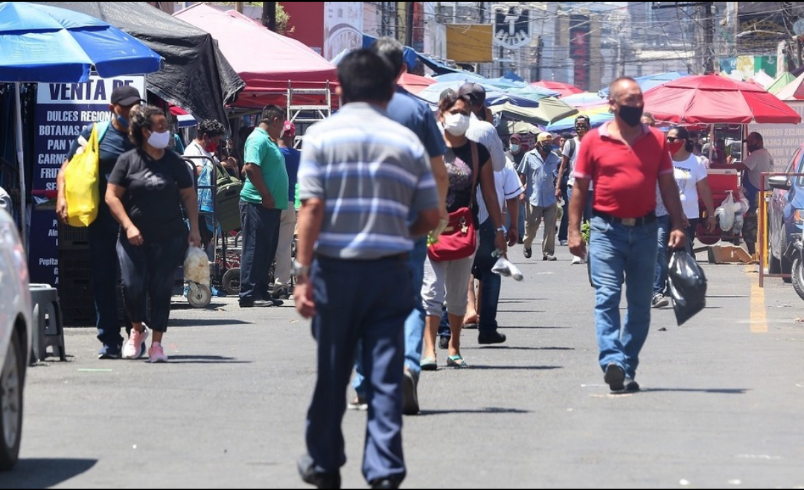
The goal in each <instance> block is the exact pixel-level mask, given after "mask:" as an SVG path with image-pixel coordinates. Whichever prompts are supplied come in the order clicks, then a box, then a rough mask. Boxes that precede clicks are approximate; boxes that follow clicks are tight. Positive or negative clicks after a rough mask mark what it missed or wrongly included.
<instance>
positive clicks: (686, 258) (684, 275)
mask: <svg viewBox="0 0 804 490" xmlns="http://www.w3.org/2000/svg"><path fill="white" fill-rule="evenodd" d="M667 279H668V284H669V288H670V295H671V296H672V298H673V312H674V313H675V315H676V323H678V325H679V326H681V325H683V324H684V322H686V321H687V320H689V319H690V318H692V317H693V316H695V315H696V314H697V313H698V312H699V311H701V310H703V309H704V307H705V306H706V276H705V275H704V271H703V269H701V267H700V266H699V265H698V262H696V261H695V257H693V256H691V255H690V254H689V253H687V251H686V250H674V251H673V253H672V255H671V256H670V264H669V269H668V271H667Z"/></svg>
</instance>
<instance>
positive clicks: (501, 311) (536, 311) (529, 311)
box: [497, 309, 545, 313]
mask: <svg viewBox="0 0 804 490" xmlns="http://www.w3.org/2000/svg"><path fill="white" fill-rule="evenodd" d="M497 313H545V311H544V310H500V309H498V310H497Z"/></svg>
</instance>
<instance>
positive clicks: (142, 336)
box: [123, 324, 151, 359]
mask: <svg viewBox="0 0 804 490" xmlns="http://www.w3.org/2000/svg"><path fill="white" fill-rule="evenodd" d="M142 326H143V327H144V330H143V331H142V332H140V331H137V330H134V329H132V330H131V333H130V334H128V340H127V341H126V343H125V344H123V359H139V358H140V357H142V355H143V354H144V353H145V341H146V340H148V336H149V335H150V333H151V330H150V329H149V328H148V327H147V326H146V325H145V324H143V325H142Z"/></svg>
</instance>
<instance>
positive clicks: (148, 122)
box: [128, 105, 165, 148]
mask: <svg viewBox="0 0 804 490" xmlns="http://www.w3.org/2000/svg"><path fill="white" fill-rule="evenodd" d="M164 115H165V113H164V112H163V111H162V109H160V108H158V107H154V106H152V105H138V106H134V107H133V108H132V109H131V113H130V114H129V116H128V119H129V128H128V138H129V139H130V140H131V142H132V143H134V144H135V145H137V146H138V147H140V148H142V147H143V146H144V145H145V137H144V136H143V135H142V130H143V128H145V129H151V127H152V126H153V123H154V120H153V118H154V116H164Z"/></svg>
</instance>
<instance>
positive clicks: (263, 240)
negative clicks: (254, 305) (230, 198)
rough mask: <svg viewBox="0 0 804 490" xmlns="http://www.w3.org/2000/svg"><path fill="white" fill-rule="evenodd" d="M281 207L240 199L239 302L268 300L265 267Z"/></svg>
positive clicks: (274, 244) (268, 265) (276, 238)
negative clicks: (263, 205) (275, 207)
mask: <svg viewBox="0 0 804 490" xmlns="http://www.w3.org/2000/svg"><path fill="white" fill-rule="evenodd" d="M281 220H282V210H281V209H266V208H264V207H262V205H261V204H251V203H248V202H244V201H240V223H241V224H242V230H243V249H242V252H241V253H240V302H241V303H250V302H253V301H255V300H260V299H268V270H269V269H270V268H271V263H272V262H273V261H274V256H276V247H277V245H278V244H279V223H280V222H281Z"/></svg>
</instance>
